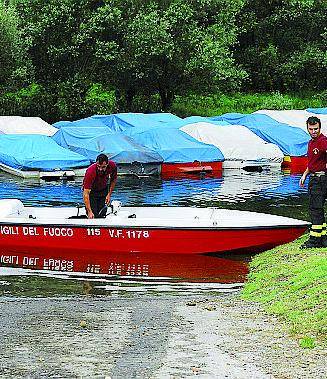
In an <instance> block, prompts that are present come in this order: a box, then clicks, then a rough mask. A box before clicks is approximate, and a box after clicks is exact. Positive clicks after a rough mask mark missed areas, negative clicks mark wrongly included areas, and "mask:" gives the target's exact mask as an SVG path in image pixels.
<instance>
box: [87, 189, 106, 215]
mask: <svg viewBox="0 0 327 379" xmlns="http://www.w3.org/2000/svg"><path fill="white" fill-rule="evenodd" d="M107 194H108V189H107V188H106V189H104V190H102V191H91V192H90V205H91V209H92V212H93V214H94V217H95V218H101V217H105V214H106V212H105V211H104V206H105V204H106V196H107ZM101 211H102V212H101ZM100 212H101V214H100Z"/></svg>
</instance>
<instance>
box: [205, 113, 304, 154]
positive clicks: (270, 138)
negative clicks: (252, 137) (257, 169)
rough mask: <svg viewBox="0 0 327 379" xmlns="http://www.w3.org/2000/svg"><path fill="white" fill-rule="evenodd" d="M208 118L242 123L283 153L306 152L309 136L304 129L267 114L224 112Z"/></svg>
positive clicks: (237, 123) (230, 122)
mask: <svg viewBox="0 0 327 379" xmlns="http://www.w3.org/2000/svg"><path fill="white" fill-rule="evenodd" d="M210 119H211V120H218V121H227V122H228V123H229V124H234V125H235V124H236V125H244V126H246V127H247V128H249V129H250V130H251V131H252V132H253V133H255V134H256V135H257V136H259V137H261V138H262V139H263V140H265V141H266V142H270V143H274V144H275V145H277V146H278V147H279V148H280V149H281V151H282V152H283V153H284V154H285V155H290V156H294V157H301V156H304V155H306V153H307V148H308V141H309V139H310V136H309V135H308V134H307V133H306V132H305V131H304V130H302V129H300V128H296V127H292V126H290V125H287V124H283V123H280V122H278V121H276V120H274V119H272V118H271V117H269V116H266V115H263V114H259V113H255V114H243V113H226V114H223V115H221V116H214V117H210Z"/></svg>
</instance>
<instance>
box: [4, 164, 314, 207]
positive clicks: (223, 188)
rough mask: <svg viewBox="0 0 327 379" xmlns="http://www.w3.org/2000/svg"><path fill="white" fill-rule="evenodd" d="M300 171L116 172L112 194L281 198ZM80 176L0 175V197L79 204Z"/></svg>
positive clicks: (143, 200)
mask: <svg viewBox="0 0 327 379" xmlns="http://www.w3.org/2000/svg"><path fill="white" fill-rule="evenodd" d="M299 179H300V175H285V174H283V173H282V172H279V171H266V172H261V173H258V172H245V171H243V170H230V171H227V172H226V173H224V175H223V176H222V177H210V176H200V175H199V176H188V177H182V178H173V179H169V180H162V179H160V178H156V177H154V178H152V177H149V178H140V179H138V178H135V177H120V178H119V180H118V183H117V187H116V189H115V192H114V198H115V199H118V200H120V201H122V203H123V204H125V205H201V206H208V205H212V204H214V205H216V204H217V203H220V202H224V203H238V204H239V203H244V202H246V201H247V200H249V199H253V198H257V199H276V198H278V199H286V198H288V197H291V196H302V195H303V194H305V193H306V191H307V190H306V188H300V187H299V185H298V182H299ZM81 186H82V179H78V180H76V181H72V182H45V181H35V180H28V179H20V178H15V177H13V176H10V175H7V174H0V198H10V197H16V198H19V199H21V200H22V201H23V202H24V203H25V204H26V205H43V206H53V205H68V204H74V205H75V204H76V203H82V202H83V200H82V191H81Z"/></svg>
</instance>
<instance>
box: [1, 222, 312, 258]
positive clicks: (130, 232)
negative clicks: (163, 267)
mask: <svg viewBox="0 0 327 379" xmlns="http://www.w3.org/2000/svg"><path fill="white" fill-rule="evenodd" d="M306 228H307V226H306V225H298V226H287V227H285V226H273V227H252V228H251V227H250V228H166V227H139V226H138V227H114V226H109V227H108V226H99V227H86V226H76V225H69V224H65V225H56V226H51V225H31V224H26V225H24V224H15V223H7V224H6V223H1V224H0V248H1V252H3V251H6V250H10V251H12V252H24V253H27V252H29V253H30V252H35V253H37V252H39V251H43V250H46V251H48V252H56V251H58V249H60V251H62V252H69V251H77V252H78V254H83V253H84V252H89V251H92V252H93V254H100V255H102V254H105V255H108V256H110V254H117V253H151V254H207V253H221V252H225V251H228V252H247V253H248V252H250V253H251V252H260V251H263V250H267V249H269V248H272V247H274V246H277V245H280V244H284V243H287V242H290V241H293V240H294V239H296V238H298V237H299V236H301V235H302V234H303V233H304V232H305V230H306Z"/></svg>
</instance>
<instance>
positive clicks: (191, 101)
mask: <svg viewBox="0 0 327 379" xmlns="http://www.w3.org/2000/svg"><path fill="white" fill-rule="evenodd" d="M326 106H327V91H325V92H322V93H305V94H281V93H279V92H273V93H235V94H229V95H226V94H218V93H217V94H210V95H206V96H204V95H198V94H188V95H185V96H177V97H176V99H175V101H174V103H173V106H172V109H171V112H172V113H175V114H177V115H179V116H181V117H186V116H191V115H200V116H216V115H220V114H223V113H229V112H238V113H252V112H255V111H257V110H259V109H306V108H321V107H326Z"/></svg>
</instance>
